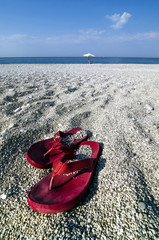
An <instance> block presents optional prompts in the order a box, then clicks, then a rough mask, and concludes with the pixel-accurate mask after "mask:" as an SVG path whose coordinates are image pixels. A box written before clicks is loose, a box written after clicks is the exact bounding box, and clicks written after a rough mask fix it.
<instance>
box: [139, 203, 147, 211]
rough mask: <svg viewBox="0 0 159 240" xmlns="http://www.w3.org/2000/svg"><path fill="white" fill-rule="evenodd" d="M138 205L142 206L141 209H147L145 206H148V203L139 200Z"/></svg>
mask: <svg viewBox="0 0 159 240" xmlns="http://www.w3.org/2000/svg"><path fill="white" fill-rule="evenodd" d="M138 206H139V208H140V209H141V210H145V208H146V205H145V203H144V202H139V203H138Z"/></svg>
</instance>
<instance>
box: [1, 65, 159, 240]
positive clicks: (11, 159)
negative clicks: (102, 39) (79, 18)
mask: <svg viewBox="0 0 159 240" xmlns="http://www.w3.org/2000/svg"><path fill="white" fill-rule="evenodd" d="M0 107H1V111H0V114H1V117H0V119H1V120H0V146H1V151H0V152H1V153H0V154H1V156H0V209H1V211H0V239H2V240H7V239H8V240H12V239H21V240H54V239H55V240H56V239H59V240H60V239H61V240H63V239H71V240H72V239H82V240H84V239H91V240H96V239H99V240H107V239H108V240H109V239H110V240H129V239H133V240H138V239H139V240H149V239H152V240H159V229H158V222H159V201H158V200H159V65H142V64H139V65H135V64H132V65H131V64H130V65H129V64H123V65H122V64H108V65H107V64H46V65H45V64H28V65H27V64H19V65H17V64H13V65H9V64H8V65H7V64H6V65H5V64H4V65H0ZM74 127H81V128H82V129H85V130H87V131H88V133H89V140H91V141H97V142H98V143H100V145H101V148H102V154H101V156H100V159H99V161H98V164H97V167H96V171H95V174H94V176H93V179H92V182H91V185H90V187H89V190H88V192H87V194H86V195H85V197H84V198H83V200H82V201H81V202H80V203H79V205H78V206H77V207H76V208H74V209H71V210H69V211H67V212H64V213H58V214H51V215H47V214H41V213H38V212H35V211H33V210H32V209H31V208H30V207H29V206H28V203H27V197H28V193H29V191H30V189H31V187H33V186H34V185H35V184H36V183H37V182H39V181H40V180H41V179H42V178H43V177H44V176H46V175H47V174H48V173H50V172H51V169H48V170H42V169H36V168H35V167H33V166H32V165H30V164H29V163H28V161H27V160H26V156H25V155H26V151H27V149H28V148H29V146H30V145H31V144H33V143H34V142H37V141H39V140H43V139H47V138H51V137H53V135H54V134H55V133H56V132H57V131H59V130H61V131H64V132H65V131H68V130H70V129H72V128H74Z"/></svg>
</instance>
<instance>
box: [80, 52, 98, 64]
mask: <svg viewBox="0 0 159 240" xmlns="http://www.w3.org/2000/svg"><path fill="white" fill-rule="evenodd" d="M83 57H87V58H88V62H90V57H95V56H94V55H93V54H91V53H86V54H84V55H83Z"/></svg>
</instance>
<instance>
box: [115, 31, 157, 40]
mask: <svg viewBox="0 0 159 240" xmlns="http://www.w3.org/2000/svg"><path fill="white" fill-rule="evenodd" d="M114 39H115V41H132V40H139V41H141V40H149V39H152V40H153V39H154V40H155V39H159V32H141V33H135V34H124V35H120V36H118V37H117V36H116V37H115V38H114Z"/></svg>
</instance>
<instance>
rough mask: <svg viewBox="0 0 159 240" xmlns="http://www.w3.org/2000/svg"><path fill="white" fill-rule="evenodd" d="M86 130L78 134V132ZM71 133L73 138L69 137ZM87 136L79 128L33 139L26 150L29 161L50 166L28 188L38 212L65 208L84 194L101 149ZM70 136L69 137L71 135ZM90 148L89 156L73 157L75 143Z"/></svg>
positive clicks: (60, 210) (75, 202)
mask: <svg viewBox="0 0 159 240" xmlns="http://www.w3.org/2000/svg"><path fill="white" fill-rule="evenodd" d="M81 132H84V133H85V134H84V135H82V137H81V135H79V136H80V138H79V139H78V136H77V135H78V133H81ZM73 136H74V139H73V138H72V137H73ZM87 137H88V134H87V132H86V131H84V130H82V129H81V128H73V129H72V130H70V131H68V132H66V133H63V132H57V133H56V134H55V135H54V137H53V138H50V139H47V140H43V141H40V142H37V143H34V144H33V145H31V146H30V148H29V149H28V151H27V153H26V157H27V160H28V162H29V163H31V164H32V165H33V166H35V167H37V168H43V169H44V168H49V167H53V172H52V173H50V174H48V175H47V176H46V177H44V178H43V179H42V180H41V181H40V182H38V183H37V184H36V185H35V186H34V187H33V188H32V189H31V191H30V193H29V196H28V204H29V206H30V207H31V208H32V209H34V210H35V211H37V212H40V213H58V212H65V211H67V210H69V209H71V208H73V207H75V206H76V205H77V204H78V203H79V202H80V200H81V199H82V198H83V196H84V195H85V193H86V191H87V189H88V187H89V184H90V181H91V178H92V175H93V173H94V170H95V167H96V164H97V161H98V159H99V156H100V153H101V149H100V145H99V144H98V143H97V142H93V141H85V140H86V139H87ZM71 138H72V139H73V140H72V139H71ZM82 146H88V147H89V148H91V152H92V154H91V158H86V159H81V160H77V159H75V156H76V153H75V150H76V149H77V147H79V148H80V147H82Z"/></svg>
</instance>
